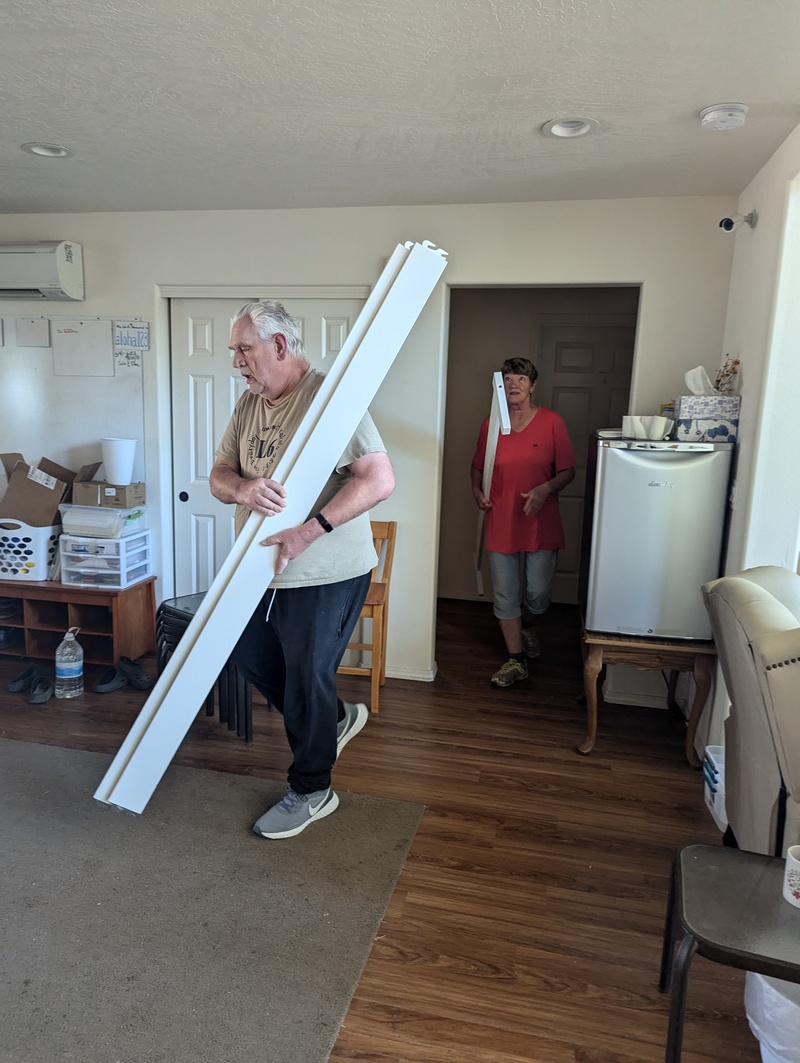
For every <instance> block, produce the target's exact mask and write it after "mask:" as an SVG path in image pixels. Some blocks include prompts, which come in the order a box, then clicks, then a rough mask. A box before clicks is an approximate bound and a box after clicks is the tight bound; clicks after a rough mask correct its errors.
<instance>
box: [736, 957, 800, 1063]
mask: <svg viewBox="0 0 800 1063" xmlns="http://www.w3.org/2000/svg"><path fill="white" fill-rule="evenodd" d="M744 1009H745V1012H746V1013H747V1021H748V1023H749V1025H750V1029H751V1030H752V1032H753V1036H754V1037H756V1038H758V1041H759V1044H760V1046H761V1061H762V1063H800V984H797V983H795V982H784V981H783V980H782V979H780V978H766V977H765V976H764V975H761V974H753V972H752V971H748V972H747V977H746V978H745V983H744Z"/></svg>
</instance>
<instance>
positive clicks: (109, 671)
mask: <svg viewBox="0 0 800 1063" xmlns="http://www.w3.org/2000/svg"><path fill="white" fill-rule="evenodd" d="M154 682H155V680H154V679H153V678H152V676H149V675H148V674H147V672H146V671H145V670H144V668H142V666H141V665H140V664H137V663H136V661H132V660H131V659H130V657H120V659H119V660H118V661H117V666H116V668H114V667H112V668H106V670H105V672H103V674H102V675H101V676H100V678H99V679H98V680H97V682H96V683H95V684H94V686H93V687H92V690H94V691H95V693H97V694H110V693H111V691H112V690H121V689H122V687H127V686H132V687H133V688H134V689H135V690H149V689H150V687H151V686H152V685H153V683H154Z"/></svg>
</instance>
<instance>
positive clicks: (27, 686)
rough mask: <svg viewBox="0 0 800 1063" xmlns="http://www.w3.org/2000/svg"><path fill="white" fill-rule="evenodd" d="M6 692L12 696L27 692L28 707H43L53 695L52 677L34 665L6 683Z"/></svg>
mask: <svg viewBox="0 0 800 1063" xmlns="http://www.w3.org/2000/svg"><path fill="white" fill-rule="evenodd" d="M6 690H10V691H11V693H12V694H19V693H21V692H22V691H24V690H27V691H28V704H29V705H44V703H45V702H46V701H49V700H50V698H52V696H53V694H54V693H55V686H54V684H53V677H52V675H50V674H49V673H48V672H45V671H43V670H42V669H41V668H37V667H36V665H31V667H30V668H26V669H25V671H24V672H20V673H19V675H18V676H16V677H15V678H14V679H10V680H9V681H8V682H7V683H6Z"/></svg>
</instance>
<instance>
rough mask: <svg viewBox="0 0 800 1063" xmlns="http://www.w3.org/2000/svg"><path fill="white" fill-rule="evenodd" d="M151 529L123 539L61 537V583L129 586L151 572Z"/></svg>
mask: <svg viewBox="0 0 800 1063" xmlns="http://www.w3.org/2000/svg"><path fill="white" fill-rule="evenodd" d="M150 569H151V559H150V532H149V531H143V532H139V533H138V535H129V536H127V537H126V538H124V539H96V538H92V537H90V536H83V535H62V536H61V582H62V583H65V584H68V585H71V586H73V587H118V588H122V587H129V586H130V585H131V584H132V583H136V582H138V580H141V579H146V578H147V576H149V575H150Z"/></svg>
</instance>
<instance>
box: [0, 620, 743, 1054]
mask: <svg viewBox="0 0 800 1063" xmlns="http://www.w3.org/2000/svg"><path fill="white" fill-rule="evenodd" d="M541 638H542V643H543V649H544V653H543V657H542V659H541V661H540V662H538V663H537V664H536V665H535V666H534V667H533V668H532V669H531V676H530V678H529V679H528V680H527V681H524V682H522V683H519V684H517V685H516V686H515V687H512V688H511V689H509V690H506V691H498V690H493V689H492V688H491V687H490V686H489V683H488V677H489V675H490V674H491V672H492V671H493V670H494V669H495V668H496V667H497V666H498V665H499V664H500V663H501V661H502V659H503V655H502V650H501V643H500V637H499V632H498V630H497V626H496V623H495V621H494V620H493V618H492V616H491V607H490V606H489V605H488V604H483V603H455V602H442V603H440V611H439V626H438V642H437V659H438V665H439V673H438V675H437V677H436V679H435V681H434V682H433V683H413V682H408V681H402V680H392V679H389V680H388V681H387V683H386V686H385V688H384V692H383V694H382V702H381V712H380V714H379V715H378V716H373V717H372V718H371V719H370V721H369V723H368V725H367V727H366V729H365V730H364V732H363V734H362V735H360V736H359V737H358V739H356V740H355V741H353V742H352V743H351V744H350V745H349V746H348V747H347V751H346V753H345V754H344V755H343V756H342V762H341V764H340V765H339V766H337V768H336V771H335V775H334V781H335V785H336V786H337V787H338V788H339V789H342V790H352V791H356V792H359V793H367V794H373V795H375V796H382V797H388V798H398V799H402V800H410V801H416V802H420V803H423V804H425V805H426V806H427V811H426V813H425V816H424V818H423V821H422V825H421V827H420V830H419V832H418V834H417V837H416V839H415V842H414V845H413V847H412V850H411V853H410V856H409V859H408V861H407V863H406V866H405V869H404V871H403V873H402V875H401V877H400V879H399V882H398V884H397V889H396V891H395V894H394V897H393V899H392V902H391V904H390V906H389V909H388V911H387V913H386V917H385V919H384V922H383V924H382V926H381V929H380V932H379V935H378V937H377V939H376V941H375V944H374V947H373V950H372V954H371V956H370V958H369V960H368V962H367V965H366V967H365V970H364V973H363V977H362V979H361V982H360V984H359V987H358V990H357V992H356V995H355V997H354V999H353V1002H352V1005H351V1007H350V1010H349V1012H348V1014H347V1017H346V1020H345V1022H344V1025H343V1028H342V1030H341V1032H340V1035H339V1038H338V1041H337V1044H336V1047H335V1049H334V1051H333V1054H332V1056H331V1063H344V1061H347V1060H350V1061H352V1060H359V1061H361V1063H490V1061H491V1063H657V1061H660V1060H662V1059H663V1058H664V1043H665V1035H666V1024H667V999H666V998H665V997H662V996H661V995H660V994H659V993H658V991H657V989H656V982H657V978H658V964H659V956H660V946H661V931H662V925H663V915H664V906H665V902H666V891H667V881H668V874H669V866H670V860H671V857H672V854H673V852H674V851H675V849H676V848H677V847H679V846H681V845H685V844H688V843H691V842H705V843H712V844H718V843H719V842H720V835H719V833H718V831H717V830H716V828H715V827H714V824H713V822H712V820H711V818H710V816H709V815H708V813H707V811H706V809H705V805H704V803H703V792H702V782H701V777H700V774H699V773H698V772H696V771H693V770H692V769H691V768H689V766H688V765H687V763H686V760H685V759H684V755H683V737H684V729H683V723H682V721H681V720H680V719H679V718H677V717H676V716H674V715H672V714H670V713H667V712H664V711H658V710H653V709H637V708H632V707H627V706H607V707H605V708H603V707H601V716H600V731H599V738H598V744H597V748H596V750H595V752H594V753H593V754H592V756H591V757H588V758H585V757H580V756H578V755H577V754H576V752H575V745H576V742H578V741H579V740H580V739H581V738H582V737H583V735H584V727H585V720H584V710H583V708H582V706H581V705H580V704H579V703H578V701H577V699H578V697H579V695H580V692H581V657H580V650H579V642H578V620H577V615H576V613H575V611H574V610H572V609H570V608H568V607H558V606H554V607H553V608H551V610H550V611H549V613H548V615H547V617H546V620H545V621H544V624H543V629H542V635H541ZM144 663H146V664H148V665H149V664H150V662H148V661H145V662H144ZM21 667H22V663H21V662H20V661H19V660H12V659H10V658H3V657H0V690H1V691H2V693H0V735H2V736H3V737H4V738H11V739H25V740H28V741H33V742H42V743H51V744H55V745H61V746H68V747H74V748H81V749H93V750H100V751H104V752H115V751H116V749H117V748H118V746H119V744H120V742H121V740H122V738H123V737H124V735H125V734H126V733H127V730H128V727H129V726H130V723H131V722H132V720H133V718H134V717H135V715H136V713H137V712H138V710H139V708H140V707H141V705H142V704H143V702H144V698H145V696H144V695H143V694H140V693H137V692H131V691H129V690H123V691H116V692H115V693H113V694H106V695H95V694H86V695H84V697H83V698H80V699H75V700H74V701H67V702H65V701H55V700H51V701H50V702H49V703H47V704H46V705H44V706H41V707H33V706H29V705H28V704H27V702H26V697H25V695H24V694H9V693H7V692H6V691H5V683H6V681H7V680H8V679H9V678H11V677H12V676H14V675H16V674H17V672H18V671H20V670H21ZM95 673H96V674H95ZM98 675H99V669H89V670H88V672H87V687H88V686H89V685H90V684H91V682H93V681H94V680H95V679H96V678H97V676H98ZM341 690H342V693H343V694H344V696H346V697H349V698H350V699H351V700H358V699H359V698H365V697H366V695H367V687H366V682H365V681H364V680H362V679H359V678H350V677H342V682H341ZM254 728H255V739H254V741H253V743H252V745H245V744H244V742H242V741H241V740H239V739H237V738H236V737H235V735H232V734H229V733H228V732H227V730H225V729H224V728H222V727H221V726H220V725H219V724H218V723H217V722H216V721H214V720H213V719H212V720H208V719H206V718H205V717H202V716H201V717H199V718H198V720H197V722H196V723H195V724H194V725H193V727H192V729H191V730H190V732H189V735H188V736H187V738H186V740H185V742H184V743H183V745H182V747H181V749H180V751H179V754H178V757H177V758H176V761H177V762H179V763H181V764H188V765H195V766H199V767H205V768H214V769H220V770H224V771H232V772H240V773H243V774H248V775H254V776H268V777H276V776H277V777H283V773H284V771H285V769H286V767H287V765H288V754H287V751H286V746H285V739H284V736H283V733H282V728H281V722H280V718H279V717H277V716H276V715H275V714H274V713H270V712H267V711H266V710H265V709H264V708H263V707H260V708H257V710H256V712H255V723H254ZM145 814H146V813H145ZM235 826H236V827H237V829H238V827H239V826H240V825H239V824H237V825H235ZM311 829H316V830H324V829H325V826H324V824H322V823H321V824H319V826H318V827H313V828H311ZM265 844H275V845H281V844H283V845H290V844H291V841H286V842H274V843H265ZM743 985H744V979H743V974H742V973H741V972H737V971H732V970H730V969H728V968H724V967H720V966H718V965H716V964H712V963H710V962H709V961H707V960H704V959H702V958H698V959H696V960H695V962H694V964H693V968H692V976H691V978H690V987H689V1005H688V1012H687V1020H686V1032H685V1039H684V1056H683V1058H684V1061H685V1063H700V1061H705V1063H707V1061H709V1060H714V1061H719V1063H723V1061H724V1063H756V1061H757V1060H758V1059H759V1052H758V1045H757V1042H756V1041H755V1039H754V1038H753V1037H752V1035H751V1034H750V1032H749V1030H748V1027H747V1022H746V1019H745V1016H744V1008H743V1003H742V994H743Z"/></svg>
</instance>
